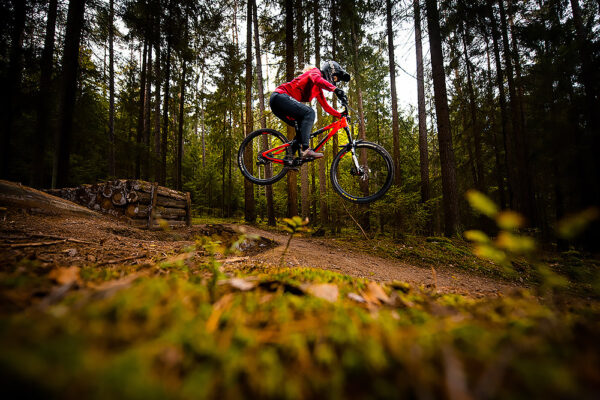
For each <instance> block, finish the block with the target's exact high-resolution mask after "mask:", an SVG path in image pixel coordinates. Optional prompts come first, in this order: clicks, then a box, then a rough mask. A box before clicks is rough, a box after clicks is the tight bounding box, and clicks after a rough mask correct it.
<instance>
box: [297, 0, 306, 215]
mask: <svg viewBox="0 0 600 400" xmlns="http://www.w3.org/2000/svg"><path fill="white" fill-rule="evenodd" d="M295 1H296V53H297V55H298V66H299V67H300V68H304V11H303V9H302V0H295ZM308 168H309V167H308V164H303V165H302V166H301V167H300V205H301V211H300V214H301V215H302V217H303V218H307V217H309V216H310V194H309V182H308Z"/></svg>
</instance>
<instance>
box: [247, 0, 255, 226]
mask: <svg viewBox="0 0 600 400" xmlns="http://www.w3.org/2000/svg"><path fill="white" fill-rule="evenodd" d="M246 15H247V17H246V136H248V135H250V133H252V131H253V130H254V127H253V125H254V121H253V116H252V1H250V0H248V2H247V13H246ZM244 157H246V159H247V160H253V159H254V154H253V151H252V147H251V146H247V149H246V154H245V155H244ZM250 167H252V164H250ZM244 219H245V220H246V222H250V223H253V222H254V221H256V206H255V204H254V185H253V184H252V182H250V181H249V180H248V179H244Z"/></svg>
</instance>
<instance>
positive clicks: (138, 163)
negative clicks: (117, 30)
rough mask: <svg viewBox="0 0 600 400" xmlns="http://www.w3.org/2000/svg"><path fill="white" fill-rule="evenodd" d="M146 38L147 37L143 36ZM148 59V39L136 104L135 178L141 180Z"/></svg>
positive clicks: (146, 39) (143, 52) (143, 53)
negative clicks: (138, 98)
mask: <svg viewBox="0 0 600 400" xmlns="http://www.w3.org/2000/svg"><path fill="white" fill-rule="evenodd" d="M145 36H147V35H145ZM147 59H148V38H147V37H145V38H144V49H143V51H142V69H141V71H140V74H141V77H140V100H139V103H138V107H139V109H138V126H137V136H136V140H135V143H136V148H135V177H136V178H138V179H139V178H141V175H142V172H141V169H142V148H141V147H142V138H143V137H144V125H145V118H144V110H145V99H146V61H147Z"/></svg>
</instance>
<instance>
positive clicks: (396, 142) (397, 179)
mask: <svg viewBox="0 0 600 400" xmlns="http://www.w3.org/2000/svg"><path fill="white" fill-rule="evenodd" d="M386 20H387V40H388V59H389V67H390V87H391V94H392V137H393V146H394V149H393V156H394V169H395V170H396V174H395V175H394V184H395V185H396V186H400V184H401V181H402V174H401V173H400V127H399V118H398V96H397V94H396V60H395V58H394V50H395V49H394V30H393V29H392V1H391V0H386Z"/></svg>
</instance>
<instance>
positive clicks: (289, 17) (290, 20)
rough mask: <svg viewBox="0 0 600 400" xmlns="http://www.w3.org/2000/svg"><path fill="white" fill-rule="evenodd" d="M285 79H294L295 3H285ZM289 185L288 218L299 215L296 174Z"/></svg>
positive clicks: (290, 133) (289, 175) (292, 132)
mask: <svg viewBox="0 0 600 400" xmlns="http://www.w3.org/2000/svg"><path fill="white" fill-rule="evenodd" d="M285 78H286V80H287V81H288V82H289V81H291V80H292V79H294V2H293V0H286V1H285ZM287 136H288V139H290V140H292V139H293V138H294V137H295V136H296V132H295V130H294V128H292V127H291V126H289V125H288V127H287ZM287 185H288V188H287V189H288V204H287V205H288V217H293V216H295V215H298V183H297V177H296V174H295V173H293V172H288V173H287Z"/></svg>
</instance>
